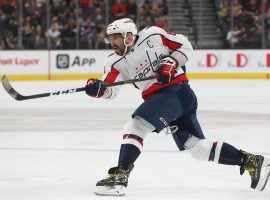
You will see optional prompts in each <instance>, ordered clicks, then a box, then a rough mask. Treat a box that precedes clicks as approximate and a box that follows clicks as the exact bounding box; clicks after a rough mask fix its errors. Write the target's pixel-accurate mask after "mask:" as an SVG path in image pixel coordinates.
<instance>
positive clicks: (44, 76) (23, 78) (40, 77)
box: [0, 74, 49, 81]
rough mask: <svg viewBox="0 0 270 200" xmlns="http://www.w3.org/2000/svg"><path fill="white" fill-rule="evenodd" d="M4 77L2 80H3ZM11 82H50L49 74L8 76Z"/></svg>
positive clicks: (0, 76)
mask: <svg viewBox="0 0 270 200" xmlns="http://www.w3.org/2000/svg"><path fill="white" fill-rule="evenodd" d="M2 76H3V75H0V78H1V80H2ZM6 76H7V78H8V80H10V81H33V80H48V79H49V76H48V74H31V75H30V74H27V75H6Z"/></svg>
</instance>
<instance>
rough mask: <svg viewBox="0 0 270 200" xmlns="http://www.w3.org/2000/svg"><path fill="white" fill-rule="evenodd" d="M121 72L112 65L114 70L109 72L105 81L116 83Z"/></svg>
mask: <svg viewBox="0 0 270 200" xmlns="http://www.w3.org/2000/svg"><path fill="white" fill-rule="evenodd" d="M119 73H120V72H119V71H118V70H117V69H115V68H114V67H112V70H111V71H110V72H109V73H108V75H107V76H106V78H105V80H104V82H105V83H114V81H115V80H116V78H117V76H118V75H119Z"/></svg>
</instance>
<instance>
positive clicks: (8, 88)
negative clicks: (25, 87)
mask: <svg viewBox="0 0 270 200" xmlns="http://www.w3.org/2000/svg"><path fill="white" fill-rule="evenodd" d="M2 85H3V87H4V88H5V90H6V91H7V93H8V94H9V95H10V96H11V97H13V98H14V99H16V100H18V101H20V100H23V96H22V95H21V94H19V93H18V92H17V91H16V90H15V89H14V88H13V87H12V86H11V85H10V83H9V81H8V79H7V77H6V75H4V76H3V77H2Z"/></svg>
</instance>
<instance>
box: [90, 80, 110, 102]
mask: <svg viewBox="0 0 270 200" xmlns="http://www.w3.org/2000/svg"><path fill="white" fill-rule="evenodd" d="M105 90H106V86H105V85H104V83H103V82H102V81H101V80H98V79H93V78H91V79H89V80H88V81H87V84H86V86H85V93H86V94H87V95H89V96H91V97H96V98H99V97H102V96H103V95H104V93H105Z"/></svg>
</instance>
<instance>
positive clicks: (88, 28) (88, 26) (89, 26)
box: [80, 17, 97, 49]
mask: <svg viewBox="0 0 270 200" xmlns="http://www.w3.org/2000/svg"><path fill="white" fill-rule="evenodd" d="M80 36H81V42H82V43H81V44H82V45H85V44H87V46H84V48H87V49H88V48H90V49H92V48H93V47H94V42H95V39H96V36H97V26H96V24H95V22H93V21H92V19H91V17H86V18H85V21H84V22H83V23H81V28H80Z"/></svg>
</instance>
